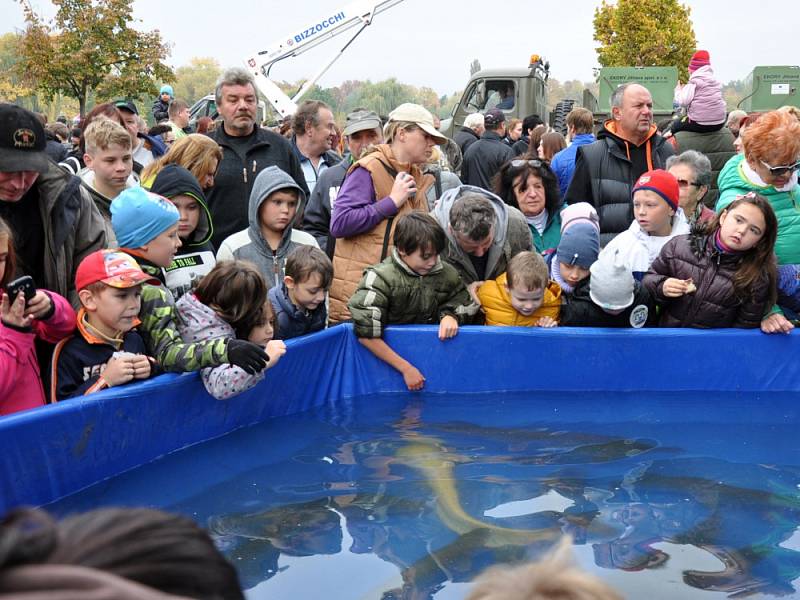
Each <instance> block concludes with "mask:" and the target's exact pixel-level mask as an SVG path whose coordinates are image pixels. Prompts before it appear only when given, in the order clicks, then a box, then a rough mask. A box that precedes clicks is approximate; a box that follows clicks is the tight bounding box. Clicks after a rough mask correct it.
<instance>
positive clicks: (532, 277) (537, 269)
mask: <svg viewBox="0 0 800 600" xmlns="http://www.w3.org/2000/svg"><path fill="white" fill-rule="evenodd" d="M548 275H549V274H548V268H547V265H546V264H545V262H544V259H543V258H542V257H541V256H540V255H539V254H538V253H537V252H520V253H518V254H517V255H516V256H515V257H514V258H512V259H511V262H509V263H508V270H507V271H506V272H505V273H503V274H502V275H500V277H498V278H497V279H495V280H493V281H487V282H485V283H484V284H483V285H481V287H480V288H478V299H479V300H480V303H481V306H482V307H483V312H484V313H485V314H486V324H487V325H514V326H521V327H555V326H556V325H558V315H559V312H560V310H561V287H559V285H558V284H557V283H556V282H555V281H552V280H550V278H549V276H548Z"/></svg>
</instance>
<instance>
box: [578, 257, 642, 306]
mask: <svg viewBox="0 0 800 600" xmlns="http://www.w3.org/2000/svg"><path fill="white" fill-rule="evenodd" d="M589 272H590V273H591V277H590V278H589V297H590V298H591V299H592V302H594V303H595V304H597V306H599V307H600V308H603V309H605V310H624V309H626V308H628V307H629V306H630V305H631V304H633V291H634V280H633V273H632V272H631V270H630V269H629V268H628V267H627V265H625V263H624V262H623V261H622V260H621V259H620V257H619V250H615V251H614V253H613V254H612V253H611V252H605V251H604V252H601V253H600V256H599V257H597V260H596V261H595V262H594V264H593V265H592V266H591V267H590V268H589Z"/></svg>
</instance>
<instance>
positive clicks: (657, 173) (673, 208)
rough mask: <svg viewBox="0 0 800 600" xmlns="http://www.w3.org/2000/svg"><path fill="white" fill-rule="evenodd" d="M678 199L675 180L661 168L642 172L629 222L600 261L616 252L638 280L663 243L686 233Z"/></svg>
mask: <svg viewBox="0 0 800 600" xmlns="http://www.w3.org/2000/svg"><path fill="white" fill-rule="evenodd" d="M679 196H680V188H679V187H678V180H677V179H675V177H674V176H673V175H672V174H671V173H668V172H667V171H664V170H662V169H655V170H653V171H647V172H646V173H643V174H642V176H641V177H639V179H638V180H637V181H636V183H635V184H634V186H633V193H632V201H633V216H634V221H633V223H631V226H630V227H629V228H628V230H627V231H623V232H622V233H620V234H619V235H618V236H617V237H615V238H614V239H613V240H611V241H610V242H609V243H608V245H607V246H606V247H605V248H603V251H602V252H601V253H600V258H602V257H603V254H606V253H611V254H614V253H615V252H619V257H618V260H620V261H621V262H622V263H623V264H624V265H625V266H626V267H628V268H629V269H630V271H631V272H632V273H633V276H634V278H635V279H636V280H637V281H641V280H642V277H643V276H644V274H645V273H647V271H648V269H649V268H650V265H651V263H652V262H653V261H654V260H655V258H656V257H657V256H658V254H659V252H661V248H662V247H663V246H664V244H666V243H667V242H668V241H669V240H671V239H672V238H674V237H675V236H676V235H682V234H684V233H689V223H687V221H686V216H685V215H684V214H683V210H682V209H681V207H680V205H679V204H678V198H679ZM598 260H599V259H598Z"/></svg>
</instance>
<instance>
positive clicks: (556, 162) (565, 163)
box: [550, 133, 595, 198]
mask: <svg viewBox="0 0 800 600" xmlns="http://www.w3.org/2000/svg"><path fill="white" fill-rule="evenodd" d="M594 141H595V139H594V135H592V134H591V133H581V134H578V135H576V136H575V139H573V140H572V143H571V144H570V145H569V146H567V147H566V148H564V149H563V150H561V151H560V152H557V153H556V155H555V156H554V157H553V160H552V161H551V162H550V168H551V169H553V171H554V172H555V174H556V177H558V187H559V188H560V189H561V197H562V198H563V197H564V196H565V195H566V194H567V188H568V187H569V182H570V181H572V174H573V173H574V172H575V155H576V154H577V153H578V147H579V146H585V145H586V144H591V143H592V142H594Z"/></svg>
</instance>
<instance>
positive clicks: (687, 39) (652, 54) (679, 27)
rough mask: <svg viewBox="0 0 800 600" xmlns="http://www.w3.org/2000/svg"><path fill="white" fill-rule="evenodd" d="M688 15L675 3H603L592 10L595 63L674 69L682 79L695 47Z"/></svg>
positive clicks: (665, 0) (622, 0)
mask: <svg viewBox="0 0 800 600" xmlns="http://www.w3.org/2000/svg"><path fill="white" fill-rule="evenodd" d="M691 12H692V11H691V8H689V7H688V6H684V5H683V4H680V3H679V2H678V0H650V1H649V2H640V1H639V0H617V2H616V4H612V3H607V2H606V0H603V3H602V4H601V5H600V6H599V7H598V8H597V9H595V11H594V39H595V41H596V42H599V43H600V46H599V47H598V48H597V60H598V62H599V63H600V64H601V65H602V66H604V67H626V66H634V67H659V66H675V67H677V68H678V73H679V74H680V75H681V77H682V79H685V78H686V77H687V75H686V69H687V67H688V66H689V60H690V59H691V57H692V54H693V53H694V51H695V50H696V46H697V40H696V39H695V35H694V29H693V27H692V20H691Z"/></svg>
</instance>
